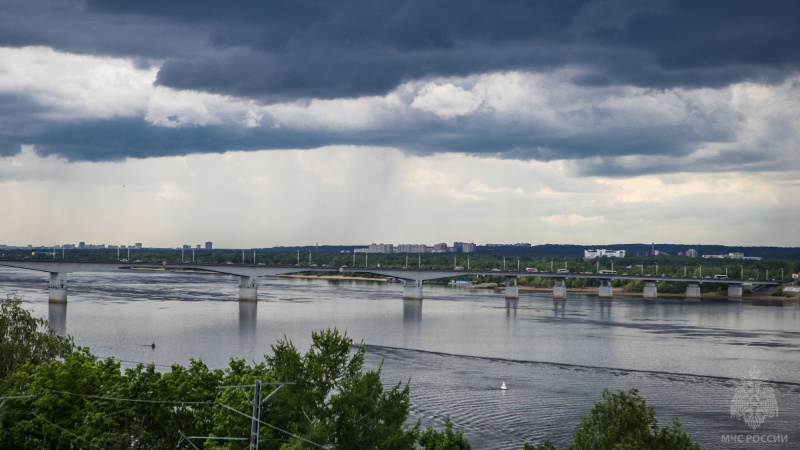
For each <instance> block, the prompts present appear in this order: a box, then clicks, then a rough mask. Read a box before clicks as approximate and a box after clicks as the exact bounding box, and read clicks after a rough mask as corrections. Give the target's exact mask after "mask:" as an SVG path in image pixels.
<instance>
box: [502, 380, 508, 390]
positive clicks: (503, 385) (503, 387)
mask: <svg viewBox="0 0 800 450" xmlns="http://www.w3.org/2000/svg"><path fill="white" fill-rule="evenodd" d="M506 389H508V388H507V387H506V382H505V381H503V384H501V385H500V390H501V391H505V390H506Z"/></svg>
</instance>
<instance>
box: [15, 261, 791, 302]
mask: <svg viewBox="0 0 800 450" xmlns="http://www.w3.org/2000/svg"><path fill="white" fill-rule="evenodd" d="M0 266H8V267H16V268H20V269H28V270H36V271H39V272H47V273H49V274H50V296H49V299H50V302H51V303H66V301H67V274H69V273H73V272H109V271H123V270H135V269H150V270H154V269H166V270H193V271H203V272H215V273H222V274H227V275H232V276H238V277H239V281H240V282H239V300H241V301H257V300H258V279H259V277H267V276H275V275H285V274H291V273H300V272H327V273H331V272H349V273H371V274H375V275H382V276H386V277H393V278H397V279H399V280H402V281H403V298H404V299H410V300H422V298H423V296H422V283H423V281H427V280H436V279H442V278H453V277H464V276H475V275H478V276H490V275H491V276H502V277H505V278H506V289H505V298H507V299H518V298H519V286H518V285H517V280H518V279H519V277H521V276H536V277H545V278H552V279H554V281H555V286H554V287H553V298H554V299H566V298H567V288H566V280H567V279H568V278H594V279H598V280H600V287H599V290H598V295H599V297H601V298H611V297H612V296H613V294H612V290H611V282H612V281H613V280H615V279H623V280H641V281H643V283H644V290H643V293H642V295H643V296H644V298H656V297H657V296H658V290H657V287H656V284H657V283H658V282H659V281H680V282H685V283H687V287H686V297H687V298H700V284H702V283H715V284H725V285H727V287H728V298H732V299H740V298H742V285H743V284H744V283H753V284H759V285H768V286H781V285H783V284H784V282H783V281H780V280H758V281H755V280H743V279H734V278H726V279H715V278H694V277H667V276H660V277H658V276H655V277H654V276H651V275H618V274H593V273H576V272H567V273H559V272H518V271H498V270H496V269H493V270H454V269H422V268H418V269H410V268H382V267H346V266H345V267H328V266H322V267H318V266H313V265H312V266H301V265H261V264H258V265H253V264H180V263H168V262H166V261H164V262H162V263H160V264H159V263H129V262H109V261H67V260H52V261H48V260H25V259H22V260H20V259H6V260H2V259H0Z"/></svg>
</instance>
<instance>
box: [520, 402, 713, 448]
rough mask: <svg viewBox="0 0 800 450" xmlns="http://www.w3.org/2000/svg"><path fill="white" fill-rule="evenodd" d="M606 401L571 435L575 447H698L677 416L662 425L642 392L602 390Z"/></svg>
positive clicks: (540, 446)
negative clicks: (662, 426)
mask: <svg viewBox="0 0 800 450" xmlns="http://www.w3.org/2000/svg"><path fill="white" fill-rule="evenodd" d="M602 395H603V400H602V401H598V402H597V403H595V405H594V407H592V410H591V412H590V413H589V417H581V419H580V423H579V424H578V426H577V428H576V429H575V433H574V434H573V435H572V445H570V446H568V447H566V448H567V449H572V450H605V449H609V450H610V449H614V450H629V449H630V450H634V449H643V448H646V449H655V450H677V449H686V450H695V449H697V450H699V449H700V446H699V445H698V444H696V443H694V442H692V438H691V435H689V434H688V433H686V432H684V431H683V430H681V424H680V422H678V419H677V418H675V419H673V421H672V426H666V427H664V428H659V426H658V419H657V418H656V410H655V408H654V407H652V406H647V404H646V403H645V400H644V398H642V397H641V396H640V395H639V391H638V390H636V389H631V390H630V391H628V392H625V391H618V392H617V393H616V394H614V393H611V392H610V391H608V390H607V389H603V393H602ZM524 449H525V450H533V449H536V450H552V449H555V447H554V446H553V444H551V443H550V442H549V441H548V442H545V443H544V444H540V445H538V446H536V447H534V446H531V445H530V444H527V443H526V444H525V447H524Z"/></svg>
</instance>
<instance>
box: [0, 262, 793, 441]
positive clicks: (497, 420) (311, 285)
mask: <svg viewBox="0 0 800 450" xmlns="http://www.w3.org/2000/svg"><path fill="white" fill-rule="evenodd" d="M48 281H49V275H48V274H46V273H38V272H31V271H23V270H17V269H7V268H3V269H0V288H1V289H2V291H0V292H3V293H9V292H13V291H18V292H19V293H21V294H23V295H24V297H25V300H26V305H27V306H28V307H29V308H31V309H32V310H33V311H34V312H35V314H36V315H39V316H42V317H46V318H48V319H50V321H51V323H52V325H53V326H54V327H55V328H56V329H58V330H59V331H60V332H62V333H66V334H70V335H72V336H74V337H75V340H76V343H77V344H78V345H82V346H89V347H91V350H92V352H93V353H95V354H97V355H99V356H114V357H116V358H117V359H119V360H123V361H125V363H124V365H128V366H129V365H134V364H135V363H136V362H147V363H150V362H153V363H156V364H159V365H164V366H165V367H164V368H165V369H167V366H169V365H170V364H173V363H179V364H186V363H188V361H189V359H190V358H202V359H203V361H205V362H206V363H207V364H208V365H209V366H211V367H224V366H226V365H227V363H228V360H229V358H231V357H236V358H245V359H247V360H251V361H261V360H262V359H263V355H264V354H266V353H270V345H271V344H273V343H275V342H276V341H277V340H278V339H281V338H283V337H284V336H286V337H288V338H289V339H290V340H292V341H293V342H294V343H295V345H297V346H298V347H299V348H300V349H301V350H303V351H304V350H305V349H307V347H308V345H309V343H310V335H311V331H314V330H321V329H324V328H330V327H337V328H339V329H340V330H346V331H347V333H348V335H350V336H351V337H353V338H354V339H355V340H356V341H360V340H362V339H363V341H364V342H365V343H366V344H367V348H368V351H367V356H368V364H369V366H370V367H372V368H375V367H377V366H378V365H379V364H380V362H381V361H384V366H383V370H384V372H383V373H384V377H383V378H384V380H385V381H386V382H387V384H393V383H396V382H398V381H403V382H405V381H407V380H409V379H410V380H411V400H412V405H411V418H412V420H413V421H416V420H417V419H420V420H422V423H423V425H424V426H436V427H442V424H443V421H444V418H445V417H450V418H451V420H452V421H453V423H454V425H455V426H456V427H457V428H463V429H464V431H465V434H466V435H467V436H468V437H469V438H470V441H471V443H472V444H473V448H476V449H482V448H521V447H522V444H523V443H524V442H526V441H527V442H532V443H533V442H536V443H538V442H541V441H542V440H544V439H550V440H551V441H553V442H554V443H555V444H556V445H557V446H563V445H567V444H568V443H569V442H570V436H571V435H572V432H573V431H574V428H575V425H576V424H577V422H578V418H579V416H580V415H587V414H588V412H589V410H590V409H591V406H592V405H593V403H594V402H595V401H596V400H598V399H599V398H600V391H601V390H602V389H603V388H608V389H611V390H617V389H626V390H627V389H630V388H637V389H639V391H640V392H641V394H642V395H643V396H644V397H645V398H646V399H647V401H648V404H652V405H653V406H655V407H656V411H657V414H658V416H659V418H660V419H661V424H662V425H666V424H668V423H669V422H670V421H671V418H672V417H679V418H680V420H681V423H682V424H683V426H684V429H685V430H686V431H688V432H690V433H691V434H692V435H693V437H694V439H695V440H697V441H699V442H700V443H701V445H703V447H704V448H751V447H753V445H752V444H749V445H748V444H743V445H740V446H738V447H737V444H733V443H730V442H728V443H724V442H722V436H723V435H730V434H736V435H744V436H747V435H786V436H787V439H788V440H787V441H786V442H784V443H783V444H780V445H776V444H760V446H766V447H768V448H800V431H799V430H798V429H799V428H800V426H798V423H800V421H799V420H798V419H800V306H799V305H798V304H797V303H791V302H761V303H758V304H755V303H749V302H728V301H687V300H684V299H679V298H672V299H667V298H661V299H658V300H645V299H642V298H628V297H625V298H617V299H612V300H605V299H598V298H597V297H596V296H570V297H569V299H567V300H566V301H554V300H553V299H552V297H551V296H550V295H549V294H544V293H542V294H527V293H522V295H521V298H520V299H519V300H517V301H510V300H504V299H503V296H502V295H501V294H499V293H495V292H492V291H478V290H467V289H459V288H450V287H445V286H427V285H426V286H425V287H424V290H423V291H424V296H425V300H423V301H409V300H402V287H401V286H400V285H395V284H386V283H383V282H365V281H346V280H341V281H340V280H336V281H328V280H320V279H294V278H267V279H261V286H260V287H259V302H258V303H240V302H239V301H238V300H237V299H238V278H237V277H230V276H225V275H207V274H174V273H164V272H147V273H142V272H133V273H130V272H113V273H90V274H80V273H79V274H70V275H69V280H68V281H69V303H68V304H67V305H53V304H49V303H48V302H47V284H48ZM152 342H155V343H156V348H155V349H151V348H150V343H152ZM752 368H756V369H758V370H759V371H760V373H761V377H762V378H763V379H765V380H766V381H765V385H766V386H768V387H770V388H771V389H772V390H773V392H774V394H775V396H776V399H777V403H778V408H779V413H778V415H777V417H768V418H766V419H765V421H764V422H763V423H762V424H761V425H760V426H759V427H758V429H757V430H756V431H753V430H752V429H750V428H749V427H748V426H747V425H746V424H745V423H744V422H743V421H739V420H737V419H736V418H732V417H731V414H730V405H731V400H732V399H733V396H734V393H735V390H736V389H737V387H739V386H741V385H742V379H743V378H747V377H748V373H749V371H750V370H751V369H752ZM502 382H505V383H506V384H507V385H508V387H509V390H508V391H505V392H503V391H500V390H499V389H498V387H499V386H500V384H501V383H502Z"/></svg>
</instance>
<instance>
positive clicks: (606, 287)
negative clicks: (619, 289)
mask: <svg viewBox="0 0 800 450" xmlns="http://www.w3.org/2000/svg"><path fill="white" fill-rule="evenodd" d="M597 296H598V297H600V298H613V297H614V291H613V290H612V288H611V280H600V290H599V291H598V293H597Z"/></svg>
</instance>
